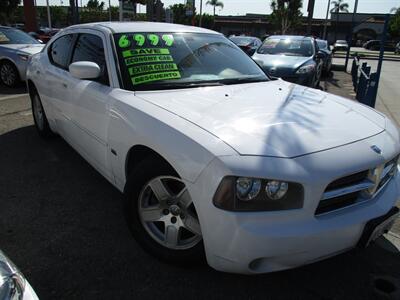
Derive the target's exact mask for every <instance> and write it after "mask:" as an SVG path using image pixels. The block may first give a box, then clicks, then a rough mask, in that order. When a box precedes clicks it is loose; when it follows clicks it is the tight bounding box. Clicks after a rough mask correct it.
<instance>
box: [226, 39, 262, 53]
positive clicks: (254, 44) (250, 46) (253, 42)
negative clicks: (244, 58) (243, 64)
mask: <svg viewBox="0 0 400 300" xmlns="http://www.w3.org/2000/svg"><path fill="white" fill-rule="evenodd" d="M229 39H230V40H231V41H232V42H234V43H235V44H236V45H237V46H239V47H240V48H241V49H242V50H243V51H244V52H246V53H247V54H248V55H250V56H252V55H253V54H254V52H256V50H257V49H258V48H259V47H260V46H261V44H262V42H261V40H260V39H259V38H256V37H252V36H232V37H230V38H229Z"/></svg>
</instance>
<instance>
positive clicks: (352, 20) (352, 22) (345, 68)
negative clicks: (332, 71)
mask: <svg viewBox="0 0 400 300" xmlns="http://www.w3.org/2000/svg"><path fill="white" fill-rule="evenodd" d="M357 7H358V0H356V2H355V3H354V10H353V15H352V17H351V28H350V32H349V36H348V38H347V44H348V45H349V47H347V53H346V62H345V63H344V71H345V72H347V65H348V63H349V56H350V48H351V43H352V41H353V28H354V19H355V16H356V13H357Z"/></svg>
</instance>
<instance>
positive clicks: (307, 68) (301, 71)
mask: <svg viewBox="0 0 400 300" xmlns="http://www.w3.org/2000/svg"><path fill="white" fill-rule="evenodd" d="M314 69H315V66H314V65H306V66H302V67H300V68H299V69H298V70H297V72H296V74H307V73H311V72H313V71H314Z"/></svg>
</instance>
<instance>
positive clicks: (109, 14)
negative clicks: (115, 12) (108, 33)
mask: <svg viewBox="0 0 400 300" xmlns="http://www.w3.org/2000/svg"><path fill="white" fill-rule="evenodd" d="M108 17H109V19H110V22H111V0H108Z"/></svg>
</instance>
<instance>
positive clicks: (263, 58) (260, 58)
mask: <svg viewBox="0 0 400 300" xmlns="http://www.w3.org/2000/svg"><path fill="white" fill-rule="evenodd" d="M324 57H325V54H324V53H323V52H322V51H319V50H318V45H317V42H316V40H315V39H314V38H312V37H305V36H288V35H275V36H271V37H269V38H268V39H266V40H265V41H264V43H263V44H262V46H261V47H260V48H259V49H258V50H257V51H256V53H255V54H254V55H253V59H254V60H255V61H256V62H257V63H258V64H259V65H260V66H261V67H262V68H263V69H264V71H265V72H266V73H267V74H268V75H269V76H271V77H281V78H282V79H284V80H287V81H290V82H294V83H298V84H301V85H305V86H310V87H317V86H318V85H319V81H320V79H321V72H322V65H323V58H324Z"/></svg>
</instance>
